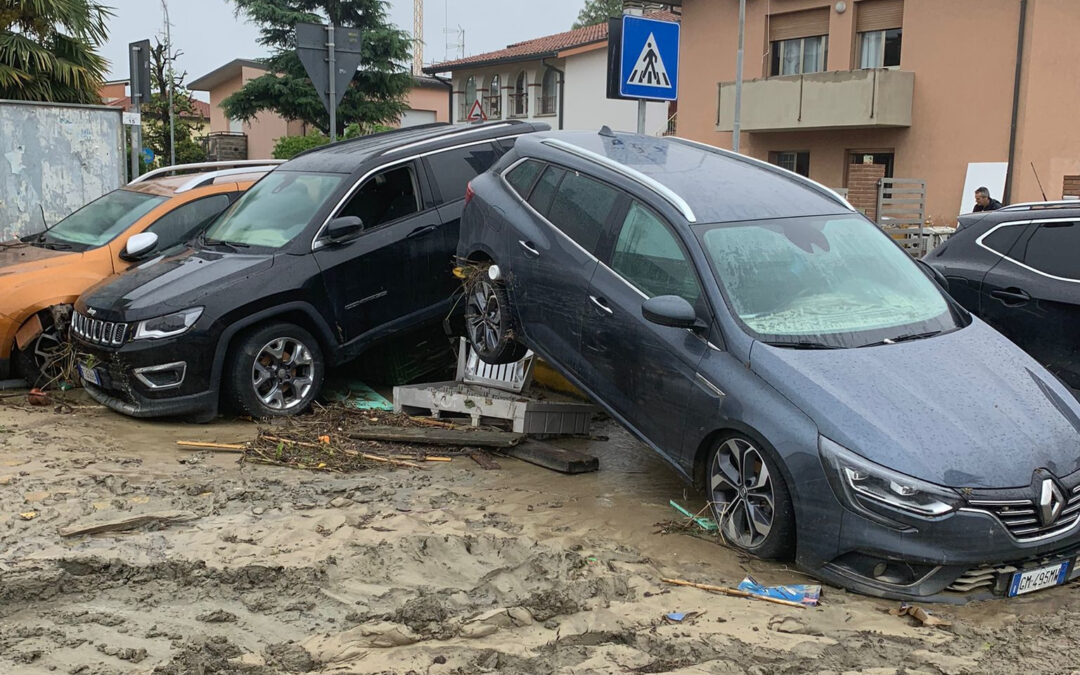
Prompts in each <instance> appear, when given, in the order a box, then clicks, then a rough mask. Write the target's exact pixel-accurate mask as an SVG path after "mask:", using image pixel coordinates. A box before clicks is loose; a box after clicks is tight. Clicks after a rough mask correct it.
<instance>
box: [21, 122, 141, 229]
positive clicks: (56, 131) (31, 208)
mask: <svg viewBox="0 0 1080 675" xmlns="http://www.w3.org/2000/svg"><path fill="white" fill-rule="evenodd" d="M122 133H123V125H122V123H121V111H120V109H119V108H108V107H104V106H76V105H54V104H34V103H23V102H16V101H0V238H2V239H5V240H6V239H11V238H12V237H14V236H17V235H23V234H29V233H31V232H40V231H41V230H42V229H43V228H42V222H41V210H40V209H41V208H44V210H45V220H46V221H47V222H48V223H49V224H54V223H56V222H57V221H58V220H60V219H61V218H63V217H64V216H67V215H68V214H69V213H71V212H72V211H74V210H76V209H78V208H79V207H81V206H82V205H83V204H86V203H87V202H89V201H92V200H94V199H97V198H98V197H100V196H101V195H103V194H105V193H106V192H109V191H111V190H115V189H116V188H118V187H120V186H121V185H122V184H124V182H125V175H126V174H125V167H126V157H125V156H124V143H123V137H122Z"/></svg>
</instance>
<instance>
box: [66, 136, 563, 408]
mask: <svg viewBox="0 0 1080 675" xmlns="http://www.w3.org/2000/svg"><path fill="white" fill-rule="evenodd" d="M546 128H547V127H546V125H539V126H534V125H531V124H525V123H519V122H504V123H493V124H488V125H476V126H469V127H453V126H450V125H445V124H433V125H426V126H423V127H413V128H408V129H401V130H396V131H391V132H386V133H383V134H374V135H371V136H366V137H363V138H359V139H354V140H351V141H345V142H342V143H338V144H335V145H331V146H328V147H325V148H320V149H317V150H314V151H310V152H308V153H303V154H301V155H299V156H297V157H296V158H294V159H292V160H290V161H289V162H287V163H285V164H283V165H281V166H280V167H279V168H278V169H277V170H275V171H274V172H272V173H270V174H269V175H267V176H266V178H265V179H263V180H262V181H260V182H259V183H257V184H256V185H255V186H254V187H253V188H252V189H251V190H250V191H249V192H248V193H246V194H245V195H244V198H241V199H240V200H238V201H237V202H236V204H234V205H233V207H231V208H230V209H229V210H228V211H226V212H225V213H224V214H223V215H222V216H221V218H219V219H218V220H217V221H216V222H215V223H214V224H212V225H211V226H210V227H209V229H207V231H206V233H205V235H206V236H205V237H204V238H202V239H200V240H199V241H198V242H196V245H195V246H194V247H192V248H189V249H188V250H186V251H185V252H184V253H181V254H179V255H176V256H173V257H169V258H165V259H161V260H154V261H151V262H149V263H147V264H144V265H141V266H140V267H139V268H137V269H134V270H132V271H130V272H129V273H127V274H125V275H123V276H121V277H119V278H118V279H116V280H115V281H114V282H112V283H108V284H104V285H100V286H97V287H95V288H93V289H91V290H90V291H88V292H87V293H86V294H84V295H83V296H82V297H81V298H80V299H79V301H78V303H77V305H76V307H75V309H76V313H75V316H74V319H73V323H72V333H73V335H74V339H75V341H76V342H77V343H78V345H79V347H80V349H81V350H82V351H84V352H85V353H86V354H87V355H88V356H89V358H88V359H87V360H85V361H84V362H83V363H82V365H81V368H80V369H81V374H82V376H83V380H84V383H85V384H86V387H87V390H88V391H89V392H90V394H91V396H93V397H94V398H95V399H97V400H98V401H99V402H101V403H104V404H105V405H108V406H109V407H111V408H113V409H114V410H117V411H119V412H122V413H125V414H128V415H133V416H140V417H159V416H171V415H190V416H193V417H198V418H210V417H213V416H214V415H215V414H216V413H217V410H218V406H219V402H220V400H221V398H222V390H224V395H225V397H226V398H227V399H228V401H229V402H230V403H231V404H232V405H233V406H234V407H236V408H239V409H240V410H241V411H242V412H245V413H247V414H250V415H253V416H257V417H266V416H274V415H288V414H295V413H298V412H301V411H302V410H304V409H305V408H306V407H307V406H308V404H310V403H311V401H312V400H313V399H314V398H315V397H316V396H317V395H318V392H319V388H320V386H321V382H322V378H323V375H324V374H325V372H326V369H327V368H328V367H332V366H334V365H336V364H338V363H341V362H344V361H346V360H349V359H351V358H354V357H356V356H357V355H358V354H359V353H360V352H361V351H363V350H365V349H367V348H368V347H370V346H372V345H374V344H375V343H377V342H379V341H381V340H382V339H384V338H387V337H390V336H393V335H395V334H397V333H398V332H399V331H401V330H404V329H406V328H412V327H416V326H421V325H424V324H426V323H430V322H439V321H441V320H442V319H443V318H444V317H445V316H446V315H447V312H448V311H449V309H450V307H451V295H452V293H453V290H454V283H455V282H454V278H453V277H452V275H451V273H450V271H451V269H452V267H453V254H454V247H455V244H456V242H457V234H458V219H459V215H460V211H461V207H462V202H463V200H464V192H465V184H466V182H467V181H468V180H469V179H470V178H472V177H473V176H475V175H476V174H477V173H478V172H479V171H482V170H484V169H486V168H487V167H489V166H490V165H491V164H492V162H494V161H495V159H496V158H498V157H499V156H501V155H502V154H503V153H504V152H505V151H506V150H507V149H508V148H509V147H510V146H511V145H512V143H513V141H514V139H515V138H516V137H518V136H520V135H521V134H526V133H530V132H532V131H535V130H537V129H546Z"/></svg>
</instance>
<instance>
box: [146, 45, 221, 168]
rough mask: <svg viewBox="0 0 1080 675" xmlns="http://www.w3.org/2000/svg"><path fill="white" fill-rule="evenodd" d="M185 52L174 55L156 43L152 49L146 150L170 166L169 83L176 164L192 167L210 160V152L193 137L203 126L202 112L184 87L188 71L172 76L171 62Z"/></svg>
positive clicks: (175, 52)
mask: <svg viewBox="0 0 1080 675" xmlns="http://www.w3.org/2000/svg"><path fill="white" fill-rule="evenodd" d="M181 54H182V52H178V51H173V52H172V54H171V56H170V55H169V53H168V52H167V50H166V46H165V45H163V44H162V43H161V41H160V40H157V39H155V41H154V46H153V47H151V48H150V89H151V93H150V100H149V101H148V102H146V103H143V105H142V118H143V124H142V127H143V146H144V147H147V148H150V149H151V150H153V151H154V155H156V156H157V157H159V158H161V159H162V160H163V161H164V162H165V163H168V162H169V157H170V153H169V148H170V145H169V144H170V139H169V81H170V78H171V80H172V85H173V125H174V127H175V131H174V135H175V137H176V163H177V164H189V163H191V162H201V161H204V160H205V159H206V151H205V150H203V148H202V146H200V145H199V143H198V142H196V141H195V140H194V139H193V138H192V137H191V136H192V132H193V131H194V130H195V128H196V127H198V126H199V125H200V124H201V118H200V117H199V110H198V108H196V107H195V101H194V99H192V98H191V92H189V91H188V89H187V87H186V86H185V85H184V79H185V78H187V71H186V70H185V71H183V72H180V73H177V72H176V71H175V70H173V71H171V72H170V62H175V61H176V59H177V58H178V57H179V56H181Z"/></svg>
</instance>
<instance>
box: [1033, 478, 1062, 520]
mask: <svg viewBox="0 0 1080 675" xmlns="http://www.w3.org/2000/svg"><path fill="white" fill-rule="evenodd" d="M1064 506H1065V497H1064V495H1062V494H1061V488H1059V487H1058V486H1057V483H1055V482H1054V481H1052V480H1050V479H1049V478H1044V479H1043V482H1042V492H1041V493H1040V494H1039V521H1040V522H1041V523H1042V524H1043V525H1050V524H1052V523H1053V522H1054V521H1055V520H1057V517H1058V516H1059V515H1061V509H1062V508H1063V507H1064Z"/></svg>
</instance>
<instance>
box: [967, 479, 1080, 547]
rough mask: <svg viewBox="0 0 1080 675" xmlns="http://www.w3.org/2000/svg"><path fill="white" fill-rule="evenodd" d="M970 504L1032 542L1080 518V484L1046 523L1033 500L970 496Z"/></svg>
mask: <svg viewBox="0 0 1080 675" xmlns="http://www.w3.org/2000/svg"><path fill="white" fill-rule="evenodd" d="M968 504H969V505H970V506H972V507H974V508H976V509H979V510H981V511H987V512H988V513H991V514H993V515H994V516H995V517H996V518H997V519H998V520H999V521H1001V524H1002V525H1004V526H1005V529H1007V530H1008V531H1009V534H1011V535H1012V536H1014V537H1016V538H1017V539H1018V540H1020V541H1030V540H1032V539H1038V538H1040V537H1044V536H1049V535H1054V534H1058V533H1060V532H1064V531H1066V530H1068V529H1070V528H1071V527H1073V526H1074V525H1076V522H1077V520H1080V485H1077V486H1076V487H1074V488H1073V489H1072V491H1071V492H1069V497H1068V501H1067V502H1066V504H1065V507H1064V508H1063V509H1061V513H1059V514H1058V517H1057V518H1056V519H1054V521H1053V522H1051V523H1046V524H1043V523H1040V522H1039V516H1038V514H1037V513H1036V506H1035V501H1034V500H1031V499H1003V500H992V499H971V500H969V501H968Z"/></svg>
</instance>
